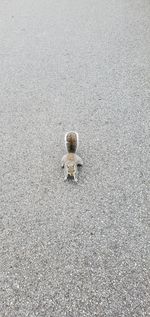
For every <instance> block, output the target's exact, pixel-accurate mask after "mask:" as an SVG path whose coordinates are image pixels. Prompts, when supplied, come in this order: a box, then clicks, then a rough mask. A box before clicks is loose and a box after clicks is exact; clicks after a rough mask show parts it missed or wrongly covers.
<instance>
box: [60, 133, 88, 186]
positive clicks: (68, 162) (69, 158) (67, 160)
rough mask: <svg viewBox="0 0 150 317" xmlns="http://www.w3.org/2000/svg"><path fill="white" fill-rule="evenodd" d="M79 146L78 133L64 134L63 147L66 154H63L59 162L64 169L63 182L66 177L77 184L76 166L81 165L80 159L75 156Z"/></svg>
mask: <svg viewBox="0 0 150 317" xmlns="http://www.w3.org/2000/svg"><path fill="white" fill-rule="evenodd" d="M78 145H79V137H78V133H77V132H74V131H71V132H68V133H66V134H65V146H66V149H67V154H65V155H64V156H63V158H62V160H61V166H62V167H63V168H64V175H65V177H64V180H67V178H68V176H71V177H73V178H74V181H75V182H77V181H78V179H77V174H78V168H77V166H78V165H83V161H82V159H81V158H80V157H79V156H78V155H77V154H76V151H77V148H78Z"/></svg>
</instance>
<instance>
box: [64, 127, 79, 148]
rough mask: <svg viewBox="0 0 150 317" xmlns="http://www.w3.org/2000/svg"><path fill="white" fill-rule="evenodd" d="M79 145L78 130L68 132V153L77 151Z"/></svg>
mask: <svg viewBox="0 0 150 317" xmlns="http://www.w3.org/2000/svg"><path fill="white" fill-rule="evenodd" d="M77 145H78V135H77V133H76V132H68V133H67V134H66V147H67V151H68V153H75V152H76V150H77Z"/></svg>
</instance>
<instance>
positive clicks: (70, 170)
mask: <svg viewBox="0 0 150 317" xmlns="http://www.w3.org/2000/svg"><path fill="white" fill-rule="evenodd" d="M67 169H68V175H69V176H71V177H72V176H75V173H76V165H75V164H74V163H73V162H69V163H67Z"/></svg>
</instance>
